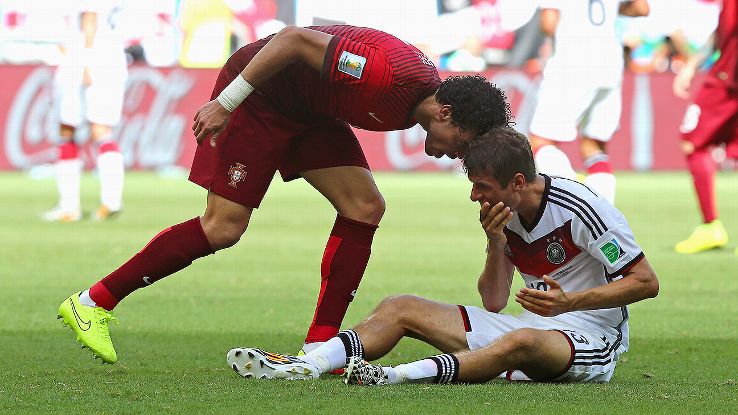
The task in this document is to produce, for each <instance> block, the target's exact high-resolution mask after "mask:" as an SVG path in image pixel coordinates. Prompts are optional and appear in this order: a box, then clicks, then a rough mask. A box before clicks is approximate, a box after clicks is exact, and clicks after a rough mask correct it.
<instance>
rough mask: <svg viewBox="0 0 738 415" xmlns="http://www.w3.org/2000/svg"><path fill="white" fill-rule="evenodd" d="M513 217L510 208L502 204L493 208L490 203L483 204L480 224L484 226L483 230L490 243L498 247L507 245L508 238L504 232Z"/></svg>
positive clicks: (480, 210) (499, 203)
mask: <svg viewBox="0 0 738 415" xmlns="http://www.w3.org/2000/svg"><path fill="white" fill-rule="evenodd" d="M512 215H513V214H512V212H511V211H510V208H509V207H507V206H505V205H504V204H503V203H502V202H498V203H497V204H496V205H494V206H492V207H490V205H489V202H484V203H482V207H481V208H480V209H479V222H480V223H481V224H482V229H484V232H485V233H486V234H487V239H488V240H489V241H490V243H493V244H495V245H497V246H502V245H505V243H506V242H507V237H506V236H505V232H504V231H503V230H504V229H505V225H507V224H508V223H509V222H510V219H512Z"/></svg>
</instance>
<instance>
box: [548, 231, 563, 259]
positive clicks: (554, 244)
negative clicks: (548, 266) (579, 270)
mask: <svg viewBox="0 0 738 415" xmlns="http://www.w3.org/2000/svg"><path fill="white" fill-rule="evenodd" d="M546 242H548V246H547V247H546V259H548V262H550V263H552V264H554V265H559V264H561V263H563V262H564V261H565V260H566V250H564V246H563V245H561V238H557V237H555V236H554V237H553V238H549V239H546Z"/></svg>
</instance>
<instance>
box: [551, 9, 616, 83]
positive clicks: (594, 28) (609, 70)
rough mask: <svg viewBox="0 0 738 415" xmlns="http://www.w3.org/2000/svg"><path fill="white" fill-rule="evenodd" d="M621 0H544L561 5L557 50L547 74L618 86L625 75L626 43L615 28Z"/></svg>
mask: <svg viewBox="0 0 738 415" xmlns="http://www.w3.org/2000/svg"><path fill="white" fill-rule="evenodd" d="M621 2H622V1H621V0H541V1H540V3H539V6H540V7H541V8H542V9H557V10H558V11H559V23H558V25H557V26H556V35H555V37H554V42H555V43H554V53H553V56H552V57H551V58H550V59H549V60H548V62H547V63H546V67H545V69H544V71H543V76H544V77H563V78H565V79H567V80H570V81H572V82H577V83H586V84H588V85H591V86H596V87H614V86H617V85H619V84H620V82H621V80H622V76H623V46H622V44H621V43H620V40H619V39H618V36H617V33H616V31H615V20H616V19H617V17H618V11H619V8H620V3H621Z"/></svg>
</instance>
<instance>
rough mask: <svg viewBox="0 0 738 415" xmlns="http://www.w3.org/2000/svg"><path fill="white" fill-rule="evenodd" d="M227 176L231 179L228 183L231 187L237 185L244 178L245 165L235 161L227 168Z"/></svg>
mask: <svg viewBox="0 0 738 415" xmlns="http://www.w3.org/2000/svg"><path fill="white" fill-rule="evenodd" d="M228 177H229V178H230V179H231V181H230V182H228V185H229V186H231V187H238V183H239V182H242V181H244V180H246V166H244V165H243V164H241V163H236V164H234V165H232V166H231V168H230V169H228Z"/></svg>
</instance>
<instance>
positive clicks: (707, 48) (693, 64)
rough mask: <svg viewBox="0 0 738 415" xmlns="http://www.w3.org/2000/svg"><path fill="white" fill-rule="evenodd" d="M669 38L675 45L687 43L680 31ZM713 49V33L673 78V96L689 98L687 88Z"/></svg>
mask: <svg viewBox="0 0 738 415" xmlns="http://www.w3.org/2000/svg"><path fill="white" fill-rule="evenodd" d="M671 38H672V41H673V42H674V43H675V44H686V43H687V42H686V39H685V37H684V34H683V33H682V32H681V31H680V30H677V31H675V32H674V33H672V34H671ZM714 47H715V33H713V34H712V36H710V38H709V39H708V40H707V42H705V44H704V45H703V46H702V47H701V48H700V49H699V50H697V51H696V52H695V53H693V54H692V55H691V56H689V58H688V59H687V62H685V63H684V66H682V69H680V70H679V72H678V73H677V75H676V76H675V77H674V83H673V84H672V90H673V91H674V95H676V96H677V97H679V98H682V99H687V98H689V87H690V86H691V85H692V80H693V79H694V75H695V74H696V73H697V69H699V67H700V66H702V64H703V63H705V61H706V60H707V58H709V57H710V55H712V52H713V50H714Z"/></svg>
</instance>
